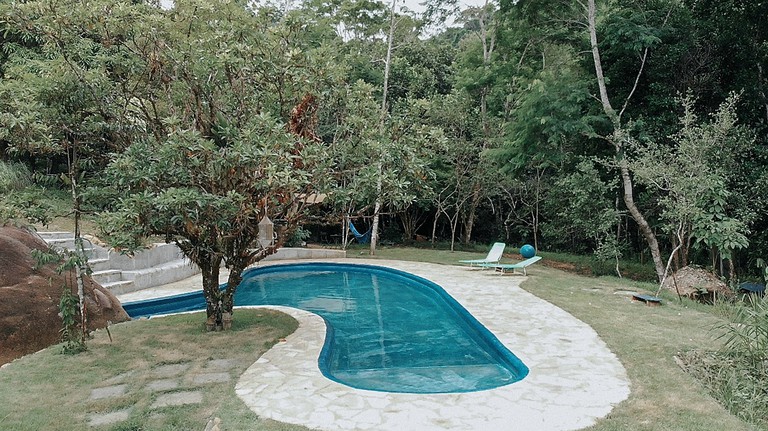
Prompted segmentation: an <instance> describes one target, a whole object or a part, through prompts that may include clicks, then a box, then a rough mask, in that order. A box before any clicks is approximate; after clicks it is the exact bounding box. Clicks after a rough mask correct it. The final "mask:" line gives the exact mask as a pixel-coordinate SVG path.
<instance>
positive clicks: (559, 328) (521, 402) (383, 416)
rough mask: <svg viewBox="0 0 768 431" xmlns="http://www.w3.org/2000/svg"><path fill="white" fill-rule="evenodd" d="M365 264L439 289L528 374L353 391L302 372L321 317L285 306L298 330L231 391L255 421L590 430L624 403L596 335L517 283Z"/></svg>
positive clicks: (445, 270) (435, 268)
mask: <svg viewBox="0 0 768 431" xmlns="http://www.w3.org/2000/svg"><path fill="white" fill-rule="evenodd" d="M356 261H357V260H356ZM364 263H370V264H373V265H378V266H387V267H391V268H394V269H398V270H401V271H406V272H412V273H414V274H415V275H417V276H420V277H424V278H426V279H428V280H430V281H433V282H435V283H437V284H439V285H440V286H443V287H444V288H445V289H446V291H447V292H448V293H449V294H451V296H453V297H454V298H455V299H456V300H457V301H458V302H459V303H461V304H462V305H463V306H464V307H465V308H466V309H467V310H468V311H469V312H470V313H471V314H472V315H474V316H475V317H477V318H478V320H479V321H480V322H481V323H482V324H483V325H484V326H486V327H487V328H488V329H489V330H491V331H492V332H493V333H494V334H496V335H497V337H498V338H499V340H500V341H501V342H502V343H504V344H505V345H508V346H512V347H513V348H514V349H515V353H516V354H518V355H520V357H521V359H522V360H523V361H525V363H526V364H528V366H529V367H530V370H531V371H530V374H529V375H528V377H526V378H525V379H524V380H522V381H519V382H517V383H515V384H513V385H506V386H502V387H498V388H495V389H490V390H486V391H479V392H465V393H452V394H408V393H384V392H375V391H368V390H361V389H354V388H351V387H348V386H345V385H342V384H340V383H337V382H334V381H331V380H329V379H327V378H325V377H324V376H323V375H322V373H321V372H320V370H319V369H318V368H317V366H316V365H315V366H314V367H312V366H311V365H309V364H313V363H314V364H316V361H317V357H318V354H319V352H320V349H321V348H322V344H323V343H324V338H325V337H324V334H325V324H324V322H323V319H322V318H320V317H319V316H317V315H314V314H312V313H309V312H305V311H303V310H297V309H290V308H287V309H286V312H289V313H294V314H292V315H294V317H296V318H297V320H299V321H300V326H299V329H297V331H296V332H294V334H291V336H289V337H287V338H286V341H285V342H281V343H278V344H277V345H276V346H275V347H273V348H272V349H271V350H269V351H268V352H266V353H265V354H264V355H263V356H262V357H261V358H259V360H257V361H256V362H255V363H254V364H253V365H252V366H251V367H249V368H248V370H247V371H246V373H244V374H243V375H242V376H241V378H240V379H239V381H238V383H237V385H236V392H237V394H238V396H239V397H240V398H241V399H243V401H244V402H245V403H246V404H247V405H248V406H249V408H251V410H253V411H254V412H255V413H256V414H258V415H260V416H262V417H266V418H270V419H274V420H278V421H282V422H287V423H293V424H298V425H303V426H307V427H309V428H313V429H320V430H339V429H376V430H384V431H402V430H403V429H419V430H426V431H438V430H457V431H458V430H466V429H474V430H488V431H496V430H499V429H509V427H510V424H514V426H515V429H518V430H551V431H570V430H577V429H581V428H585V427H588V426H590V425H593V424H594V423H595V422H596V421H597V420H598V419H599V418H602V417H605V416H606V415H607V414H609V413H610V412H611V410H612V409H613V407H614V406H615V405H616V404H618V403H620V402H622V401H623V400H625V399H626V398H627V397H628V396H629V393H630V390H629V379H628V378H627V376H626V371H625V370H624V368H623V366H622V365H621V363H620V362H619V360H618V359H617V358H616V356H615V355H614V354H613V353H611V352H610V350H609V349H608V348H607V346H606V345H605V343H604V342H602V340H600V338H599V337H598V336H597V333H596V332H595V331H594V330H592V328H590V327H589V326H588V325H586V324H584V323H583V322H581V321H579V320H577V319H576V318H574V317H573V316H572V315H570V314H568V313H566V312H565V311H563V310H561V309H559V308H557V307H555V306H554V305H552V304H550V303H548V302H546V301H543V300H541V299H539V298H537V297H535V296H534V295H532V294H530V293H528V292H525V291H524V290H522V289H520V288H519V283H520V281H522V280H524V278H523V277H499V276H495V275H494V274H490V273H488V272H483V271H469V270H467V269H465V268H460V267H453V266H444V265H435V264H422V263H414V262H402V261H383V260H381V261H380V260H377V261H373V262H367V261H366V262H364ZM501 299H506V301H504V300H501ZM483 304H485V305H484V306H483ZM489 304H491V305H492V307H490V306H488V305H489ZM297 316H298V317H297ZM519 319H528V320H527V322H528V323H529V326H528V327H526V328H523V330H519V328H515V327H514V325H505V322H510V321H516V320H519Z"/></svg>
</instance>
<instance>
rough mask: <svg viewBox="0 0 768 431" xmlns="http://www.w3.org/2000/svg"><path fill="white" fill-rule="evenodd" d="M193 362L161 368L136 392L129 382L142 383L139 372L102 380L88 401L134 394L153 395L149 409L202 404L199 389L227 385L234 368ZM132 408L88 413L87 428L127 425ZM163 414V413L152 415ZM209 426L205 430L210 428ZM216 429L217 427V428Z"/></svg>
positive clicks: (220, 363)
mask: <svg viewBox="0 0 768 431" xmlns="http://www.w3.org/2000/svg"><path fill="white" fill-rule="evenodd" d="M194 365H196V364H195V363H193V362H183V363H178V364H164V365H159V366H156V367H153V368H152V369H151V370H149V371H148V372H146V374H145V375H146V376H148V377H149V380H148V383H147V384H146V385H144V386H143V388H140V389H135V388H133V387H131V385H130V382H135V381H137V380H140V379H141V371H139V370H133V371H128V372H125V373H122V374H120V375H117V376H114V377H112V378H109V379H107V380H105V381H104V382H103V383H102V384H104V385H106V386H101V387H98V388H94V389H93V390H91V395H90V397H89V400H90V401H103V400H109V399H112V398H121V397H125V396H126V395H130V394H131V393H132V392H133V391H144V392H151V393H156V394H158V395H157V398H156V399H155V401H154V402H153V403H152V405H151V406H150V407H149V408H150V409H153V410H155V409H163V408H173V407H176V406H183V405H189V404H201V403H202V402H203V393H204V389H202V388H199V387H200V386H201V385H207V384H216V383H226V382H229V381H231V380H232V375H231V374H230V370H231V369H232V368H235V367H236V366H237V361H235V360H233V359H212V360H209V361H206V362H205V363H203V364H199V365H201V366H199V367H195V366H194ZM133 408H134V406H129V407H127V408H123V409H121V410H115V411H111V412H91V413H88V416H87V418H88V425H89V426H91V427H101V426H105V425H112V424H116V423H119V422H123V421H126V420H128V419H129V418H130V415H131V412H132V411H133ZM155 414H162V410H160V411H157V412H155ZM212 425H213V423H209V424H208V426H212ZM213 429H218V424H216V428H213Z"/></svg>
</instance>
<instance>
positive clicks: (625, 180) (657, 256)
mask: <svg viewBox="0 0 768 431" xmlns="http://www.w3.org/2000/svg"><path fill="white" fill-rule="evenodd" d="M595 15H596V8H595V0H589V1H588V5H587V20H588V28H589V41H590V43H591V45H592V59H593V61H594V65H595V75H596V78H597V85H598V88H599V91H600V102H601V103H602V105H603V111H604V112H605V114H606V115H607V116H608V118H609V119H610V121H611V123H612V124H613V134H612V136H611V138H610V141H611V143H612V144H613V146H614V148H615V149H616V161H617V162H618V164H619V169H620V171H621V182H622V186H623V190H624V204H625V205H626V206H627V209H628V210H629V213H630V215H632V218H633V219H634V220H635V222H636V223H637V225H638V227H639V229H640V232H641V233H642V234H643V238H645V242H646V243H647V244H648V248H649V249H650V251H651V257H652V258H653V264H654V267H655V268H656V276H657V277H658V279H659V283H661V282H662V281H663V279H664V273H665V266H664V262H663V261H662V260H661V251H660V250H659V243H658V241H657V240H656V234H655V233H654V232H653V229H652V228H651V225H650V224H649V223H648V221H647V220H646V219H645V217H644V216H643V214H642V213H641V212H640V210H639V209H638V208H637V205H635V200H634V196H633V195H634V186H633V184H632V177H631V175H630V173H629V168H628V167H627V161H626V160H625V159H624V148H625V146H626V139H627V137H626V136H625V133H626V131H625V130H623V127H622V125H621V117H620V116H619V114H617V113H616V110H614V109H613V106H612V105H611V100H610V98H609V97H608V88H607V87H606V85H605V75H604V74H603V64H602V61H601V60H600V49H599V47H598V44H597V27H596V24H595Z"/></svg>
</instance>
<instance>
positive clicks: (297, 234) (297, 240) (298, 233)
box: [285, 226, 312, 247]
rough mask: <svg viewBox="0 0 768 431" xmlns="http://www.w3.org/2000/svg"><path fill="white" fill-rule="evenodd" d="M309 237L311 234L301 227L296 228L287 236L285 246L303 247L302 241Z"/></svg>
mask: <svg viewBox="0 0 768 431" xmlns="http://www.w3.org/2000/svg"><path fill="white" fill-rule="evenodd" d="M311 235H312V232H310V231H308V230H306V229H304V228H303V227H302V226H297V227H296V229H294V230H293V232H291V233H290V234H289V235H288V238H287V239H286V240H285V246H286V247H301V246H302V245H304V241H306V240H307V239H308V238H309V237H310V236H311Z"/></svg>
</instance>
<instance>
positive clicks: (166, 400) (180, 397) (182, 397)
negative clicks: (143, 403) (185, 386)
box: [150, 391, 203, 409]
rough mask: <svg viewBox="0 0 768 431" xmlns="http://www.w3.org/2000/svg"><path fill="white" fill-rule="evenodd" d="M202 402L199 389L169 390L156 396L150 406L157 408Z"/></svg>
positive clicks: (201, 394)
mask: <svg viewBox="0 0 768 431" xmlns="http://www.w3.org/2000/svg"><path fill="white" fill-rule="evenodd" d="M202 402H203V393H202V392H200V391H184V392H171V393H170V394H163V395H160V396H159V397H157V399H156V400H155V402H154V403H152V406H151V407H150V408H153V409H157V408H160V407H168V406H183V405H185V404H200V403H202Z"/></svg>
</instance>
